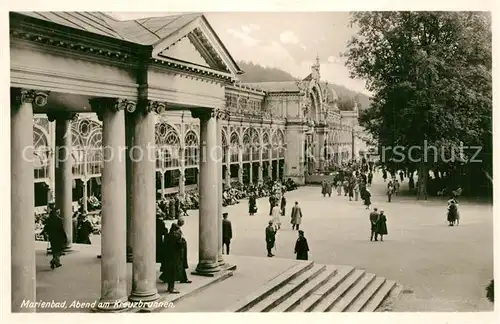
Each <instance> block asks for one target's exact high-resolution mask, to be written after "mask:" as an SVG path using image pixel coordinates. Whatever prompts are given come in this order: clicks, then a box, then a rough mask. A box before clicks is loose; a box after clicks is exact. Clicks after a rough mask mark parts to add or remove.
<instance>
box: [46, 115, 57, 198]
mask: <svg viewBox="0 0 500 324" xmlns="http://www.w3.org/2000/svg"><path fill="white" fill-rule="evenodd" d="M54 126H55V125H54V123H49V136H50V159H49V190H48V193H47V198H48V200H47V201H48V202H51V201H55V199H56V196H55V186H56V160H55V156H56V154H55V150H56V149H55V148H56V143H55V139H56V129H55V127H54Z"/></svg>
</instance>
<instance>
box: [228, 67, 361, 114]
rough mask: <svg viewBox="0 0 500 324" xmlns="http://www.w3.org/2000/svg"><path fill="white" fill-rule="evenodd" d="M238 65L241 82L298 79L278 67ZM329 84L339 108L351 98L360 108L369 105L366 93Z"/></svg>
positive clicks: (350, 100)
mask: <svg viewBox="0 0 500 324" xmlns="http://www.w3.org/2000/svg"><path fill="white" fill-rule="evenodd" d="M238 65H239V66H240V68H241V69H242V70H243V71H244V72H245V73H244V74H243V75H241V76H240V80H241V82H279V81H296V80H298V79H297V78H294V77H293V75H291V74H290V73H288V72H286V71H283V70H281V69H278V68H270V67H264V66H261V65H258V64H255V63H252V62H243V61H239V62H238ZM306 76H307V75H304V78H305V77H306ZM330 84H331V86H332V87H333V88H334V89H335V91H336V92H337V95H338V96H339V99H340V104H339V106H340V109H342V110H343V109H344V107H343V106H344V105H343V104H342V103H349V104H346V105H347V106H349V107H350V106H351V105H350V102H352V100H356V101H357V102H358V103H359V105H360V106H361V109H366V108H368V106H369V105H370V98H369V97H368V96H367V95H365V94H363V93H360V92H356V91H353V90H350V89H348V88H346V87H344V86H342V85H339V84H333V83H330Z"/></svg>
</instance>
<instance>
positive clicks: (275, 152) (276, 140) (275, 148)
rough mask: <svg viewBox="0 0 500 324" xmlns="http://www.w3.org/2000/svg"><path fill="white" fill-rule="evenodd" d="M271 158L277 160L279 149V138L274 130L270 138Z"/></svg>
mask: <svg viewBox="0 0 500 324" xmlns="http://www.w3.org/2000/svg"><path fill="white" fill-rule="evenodd" d="M272 147H273V149H272V158H273V159H277V158H278V157H279V148H280V143H279V136H278V130H275V131H274V133H273V137H272Z"/></svg>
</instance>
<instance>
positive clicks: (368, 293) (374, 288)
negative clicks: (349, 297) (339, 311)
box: [344, 277, 386, 312]
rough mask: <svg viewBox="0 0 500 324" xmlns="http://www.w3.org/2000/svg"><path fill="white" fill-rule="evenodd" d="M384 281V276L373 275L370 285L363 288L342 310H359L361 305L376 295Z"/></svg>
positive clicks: (361, 307)
mask: <svg viewBox="0 0 500 324" xmlns="http://www.w3.org/2000/svg"><path fill="white" fill-rule="evenodd" d="M385 281H386V280H385V278H384V277H375V279H374V280H373V281H372V282H371V283H370V285H369V286H368V287H366V288H365V290H364V291H363V292H362V293H361V294H360V295H359V296H358V298H356V300H355V301H354V302H353V303H352V304H351V305H350V306H349V307H347V308H346V309H345V310H344V312H360V311H361V309H363V307H364V306H365V305H366V304H368V302H369V301H370V300H372V299H373V298H374V297H375V296H376V293H377V292H378V291H379V289H380V288H381V287H382V286H383V285H384V283H385Z"/></svg>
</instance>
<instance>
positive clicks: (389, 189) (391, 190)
mask: <svg viewBox="0 0 500 324" xmlns="http://www.w3.org/2000/svg"><path fill="white" fill-rule="evenodd" d="M393 193H394V185H393V184H392V181H390V180H389V183H388V184H387V201H388V202H391V198H392V194H393Z"/></svg>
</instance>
